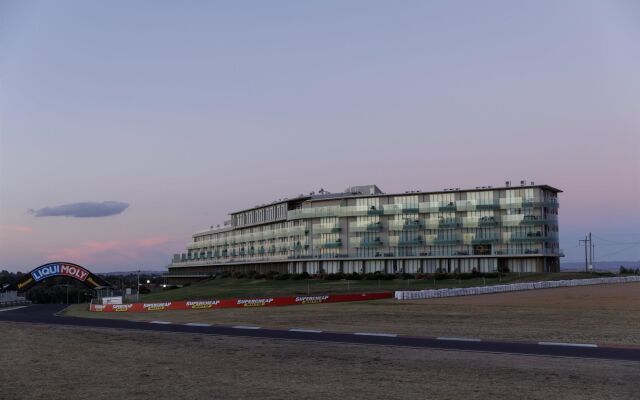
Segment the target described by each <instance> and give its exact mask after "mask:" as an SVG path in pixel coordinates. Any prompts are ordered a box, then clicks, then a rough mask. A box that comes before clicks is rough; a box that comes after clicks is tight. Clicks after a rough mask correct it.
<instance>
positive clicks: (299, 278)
mask: <svg viewBox="0 0 640 400" xmlns="http://www.w3.org/2000/svg"><path fill="white" fill-rule="evenodd" d="M291 279H293V280H296V281H302V280H305V279H309V273H308V272H303V273H301V274H295V275H293V276H292V277H291Z"/></svg>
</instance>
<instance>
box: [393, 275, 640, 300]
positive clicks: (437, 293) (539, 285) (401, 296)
mask: <svg viewBox="0 0 640 400" xmlns="http://www.w3.org/2000/svg"><path fill="white" fill-rule="evenodd" d="M627 282H640V276H624V277H614V278H594V279H571V280H560V281H544V282H530V283H512V284H509V285H494V286H479V287H469V288H450V289H429V290H413V291H396V293H395V298H396V299H397V300H417V299H437V298H442V297H456V296H474V295H478V294H491V293H504V292H518V291H522V290H535V289H549V288H558V287H573V286H587V285H602V284H606V283H627Z"/></svg>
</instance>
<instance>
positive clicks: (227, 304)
mask: <svg viewBox="0 0 640 400" xmlns="http://www.w3.org/2000/svg"><path fill="white" fill-rule="evenodd" d="M392 297H393V292H380V293H361V294H332V295H321V296H289V297H264V298H261V299H223V300H178V301H165V302H155V303H154V302H149V303H130V304H91V305H89V310H90V311H96V312H141V311H166V310H198V309H216V308H238V307H277V306H293V305H301V304H320V303H339V302H346V301H364V300H379V299H390V298H392Z"/></svg>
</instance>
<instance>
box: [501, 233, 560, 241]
mask: <svg viewBox="0 0 640 400" xmlns="http://www.w3.org/2000/svg"><path fill="white" fill-rule="evenodd" d="M503 240H504V241H505V242H510V243H526V242H557V241H558V240H559V238H558V236H556V235H547V236H544V235H543V234H542V232H535V233H534V232H529V233H527V234H524V235H513V234H512V235H510V236H509V235H508V234H507V235H505V236H504V237H503Z"/></svg>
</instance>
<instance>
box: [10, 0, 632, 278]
mask: <svg viewBox="0 0 640 400" xmlns="http://www.w3.org/2000/svg"><path fill="white" fill-rule="evenodd" d="M639 71H640V2H637V1H631V0H630V1H608V2H607V1H588V0H577V1H529V2H513V1H483V2H476V1H379V2H378V1H344V0H341V1H317V2H309V1H307V2H301V1H269V2H266V1H254V2H251V1H233V2H232V1H229V2H213V1H211V2H204V1H202V2H178V1H172V2H169V1H135V2H129V1H116V2H104V1H103V2H98V1H56V2H52V1H28V0H26V1H24V0H21V1H6V0H5V1H2V0H0V269H8V270H10V271H17V270H21V271H27V270H30V269H32V268H33V267H35V266H37V265H40V264H43V263H45V262H47V261H56V260H61V261H62V260H64V261H70V262H76V263H79V264H82V265H84V266H86V267H88V268H90V269H92V270H94V271H96V272H104V271H116V270H134V269H138V268H143V269H155V270H161V269H163V268H164V267H165V266H166V265H167V264H168V263H169V262H170V258H171V254H173V253H177V252H181V251H184V248H185V245H186V243H187V242H189V241H190V239H191V235H192V234H193V233H194V232H195V231H198V230H202V229H205V228H207V227H209V226H210V225H215V224H218V223H222V222H223V221H224V220H225V219H227V214H228V213H229V212H231V211H235V210H238V209H241V208H243V207H251V206H254V205H256V204H262V203H265V202H269V201H272V200H276V199H279V198H283V197H293V196H297V195H298V194H300V193H308V192H310V191H317V190H318V189H320V188H324V189H326V190H329V191H331V192H337V191H341V190H343V189H344V188H346V187H347V186H350V185H360V184H370V183H375V184H377V185H378V186H379V187H380V188H381V189H382V190H383V191H385V192H404V191H406V190H416V189H421V190H441V189H442V188H448V187H460V188H473V187H476V186H479V185H480V186H485V185H494V186H499V185H502V184H503V183H504V181H505V180H512V181H514V182H518V181H520V180H521V179H526V180H530V181H535V182H536V183H540V184H548V185H551V186H554V187H558V188H560V189H562V190H563V191H564V193H562V194H561V195H560V210H559V213H560V232H561V240H560V246H561V248H563V249H564V251H565V253H566V255H567V257H565V258H564V259H563V261H579V260H581V259H582V254H583V250H582V249H581V248H580V247H578V240H579V239H581V238H583V237H584V234H585V233H587V232H588V231H592V232H593V233H594V235H596V236H595V239H594V241H595V242H596V244H597V247H596V258H597V259H606V260H640V73H639ZM59 206H63V207H62V208H59Z"/></svg>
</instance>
